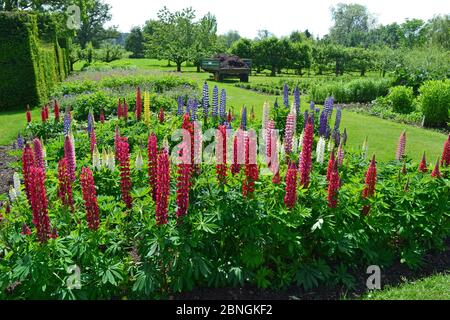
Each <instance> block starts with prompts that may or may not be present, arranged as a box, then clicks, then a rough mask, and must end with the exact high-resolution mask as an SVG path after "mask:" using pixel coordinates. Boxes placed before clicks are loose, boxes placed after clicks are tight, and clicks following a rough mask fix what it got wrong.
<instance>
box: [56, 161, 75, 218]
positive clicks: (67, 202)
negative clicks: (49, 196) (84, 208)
mask: <svg viewBox="0 0 450 320" xmlns="http://www.w3.org/2000/svg"><path fill="white" fill-rule="evenodd" d="M58 197H59V199H61V202H62V204H63V205H64V206H66V207H69V208H70V210H71V211H72V212H74V211H75V209H74V203H73V193H72V180H71V179H70V176H69V171H68V170H67V160H66V158H62V159H61V160H59V162H58Z"/></svg>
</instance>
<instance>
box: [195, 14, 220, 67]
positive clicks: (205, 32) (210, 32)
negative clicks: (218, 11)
mask: <svg viewBox="0 0 450 320" xmlns="http://www.w3.org/2000/svg"><path fill="white" fill-rule="evenodd" d="M216 42H217V20H216V17H215V16H214V15H212V14H211V13H207V14H206V15H205V16H204V17H203V18H201V19H200V21H199V22H197V23H196V24H195V41H194V50H193V62H194V64H195V65H196V66H197V72H200V61H201V59H202V58H204V57H207V56H210V55H211V54H213V53H214V52H215V50H216Z"/></svg>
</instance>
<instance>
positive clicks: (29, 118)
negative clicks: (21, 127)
mask: <svg viewBox="0 0 450 320" xmlns="http://www.w3.org/2000/svg"><path fill="white" fill-rule="evenodd" d="M26 116H27V123H30V122H31V112H30V106H29V105H27V111H26Z"/></svg>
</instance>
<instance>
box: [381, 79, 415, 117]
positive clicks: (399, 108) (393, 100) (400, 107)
mask: <svg viewBox="0 0 450 320" xmlns="http://www.w3.org/2000/svg"><path fill="white" fill-rule="evenodd" d="M387 98H388V101H389V103H390V104H391V106H392V110H394V112H397V113H405V114H406V113H411V112H412V111H414V105H413V101H414V95H413V90H412V88H408V87H404V86H398V87H393V88H391V90H390V91H389V95H388V97H387Z"/></svg>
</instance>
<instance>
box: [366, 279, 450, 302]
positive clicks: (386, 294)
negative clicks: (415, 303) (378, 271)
mask: <svg viewBox="0 0 450 320" xmlns="http://www.w3.org/2000/svg"><path fill="white" fill-rule="evenodd" d="M363 299H365V300H450V275H435V276H431V277H429V278H425V279H421V280H417V281H412V282H408V283H404V284H402V285H400V286H399V287H390V288H386V289H384V290H382V291H375V292H373V293H369V294H367V295H366V296H365V297H364V298H363Z"/></svg>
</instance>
